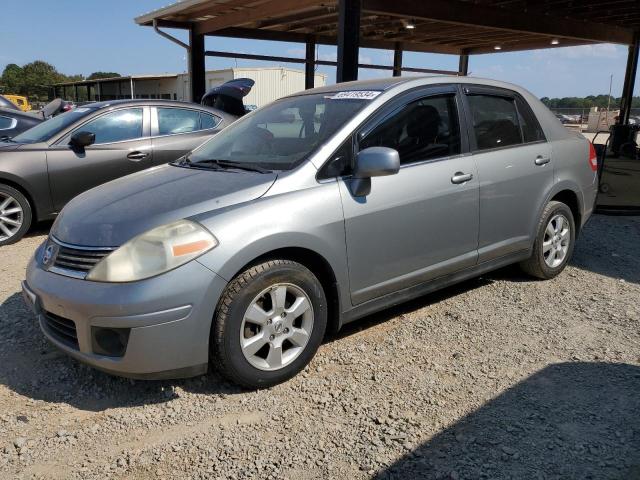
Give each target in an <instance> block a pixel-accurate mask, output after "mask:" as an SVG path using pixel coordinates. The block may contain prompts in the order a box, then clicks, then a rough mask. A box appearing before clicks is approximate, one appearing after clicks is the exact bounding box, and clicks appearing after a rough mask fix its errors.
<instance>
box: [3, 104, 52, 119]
mask: <svg viewBox="0 0 640 480" xmlns="http://www.w3.org/2000/svg"><path fill="white" fill-rule="evenodd" d="M0 114H3V115H11V116H12V117H16V118H17V117H21V118H35V119H36V120H42V119H41V118H40V117H38V116H37V115H36V114H34V113H27V112H23V111H22V110H14V109H13V108H5V107H2V106H0Z"/></svg>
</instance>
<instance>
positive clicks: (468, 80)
mask: <svg viewBox="0 0 640 480" xmlns="http://www.w3.org/2000/svg"><path fill="white" fill-rule="evenodd" d="M408 83H410V84H412V86H415V87H418V86H422V85H437V84H452V83H453V84H474V85H485V86H488V87H498V88H506V89H509V90H513V91H516V92H519V93H522V92H523V91H526V90H525V89H523V88H522V87H519V86H518V85H514V84H511V83H507V82H501V81H499V80H492V79H489V78H480V77H469V76H456V75H413V76H406V77H388V78H376V79H371V80H355V81H353V82H344V83H334V84H332V85H325V86H323V87H318V88H313V89H310V90H305V91H304V92H299V93H295V94H293V95H291V96H296V95H304V94H314V93H330V92H343V91H353V90H377V91H387V90H392V89H394V88H398V87H401V86H403V85H405V84H408Z"/></svg>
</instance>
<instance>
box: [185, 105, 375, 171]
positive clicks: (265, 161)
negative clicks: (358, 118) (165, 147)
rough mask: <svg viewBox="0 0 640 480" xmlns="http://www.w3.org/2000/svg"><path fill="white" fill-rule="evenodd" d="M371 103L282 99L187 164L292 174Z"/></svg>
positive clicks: (239, 123)
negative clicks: (223, 164) (229, 164)
mask: <svg viewBox="0 0 640 480" xmlns="http://www.w3.org/2000/svg"><path fill="white" fill-rule="evenodd" d="M370 101H371V100H370V99H367V98H356V96H355V95H352V96H348V95H347V96H341V95H339V94H335V93H324V94H311V95H299V96H296V97H288V98H283V99H281V100H277V101H275V102H273V103H271V104H270V105H268V106H266V107H263V108H261V109H260V110H258V111H256V112H255V113H253V114H252V115H248V116H246V117H242V118H241V119H239V120H237V121H236V122H234V123H232V124H231V125H230V126H229V127H227V128H225V129H223V130H222V131H221V132H219V133H218V134H216V135H215V136H214V137H212V138H211V140H209V141H208V142H206V143H204V144H203V145H202V146H201V147H199V148H198V149H196V150H194V151H193V153H192V154H191V155H189V157H188V162H187V163H189V164H192V165H193V166H196V167H197V166H199V165H198V163H200V164H201V166H202V167H203V168H204V165H206V164H207V163H208V162H209V163H210V162H212V161H215V160H220V161H223V162H234V163H245V164H248V165H254V166H258V167H261V168H265V169H269V170H291V169H293V168H295V167H296V166H297V165H299V164H300V163H301V162H302V161H303V160H304V159H305V158H307V157H308V156H309V155H310V154H311V153H312V152H314V151H315V150H316V149H317V148H319V147H320V146H321V145H322V144H323V143H324V142H325V141H326V140H328V139H329V138H330V137H331V136H333V134H335V133H336V132H337V131H338V130H339V129H340V127H342V126H343V125H344V124H345V123H346V122H348V121H349V120H350V119H351V118H352V117H353V116H354V115H355V114H356V113H358V112H359V111H360V110H361V109H362V108H363V107H364V106H365V105H366V104H367V103H369V102H370Z"/></svg>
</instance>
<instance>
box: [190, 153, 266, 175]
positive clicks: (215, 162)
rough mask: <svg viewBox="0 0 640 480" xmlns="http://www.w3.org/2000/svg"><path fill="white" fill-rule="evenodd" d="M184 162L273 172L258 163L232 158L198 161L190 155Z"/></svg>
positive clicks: (194, 164)
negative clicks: (232, 159) (235, 160)
mask: <svg viewBox="0 0 640 480" xmlns="http://www.w3.org/2000/svg"><path fill="white" fill-rule="evenodd" d="M184 162H185V163H187V164H189V165H190V166H192V167H193V166H196V167H197V165H198V164H201V163H205V164H209V165H215V166H217V167H220V168H238V169H240V170H247V171H249V172H258V173H271V170H268V169H266V168H262V167H259V166H257V165H252V164H248V163H244V162H234V161H231V160H217V159H215V158H207V159H205V160H198V161H197V162H191V161H190V160H189V158H188V157H186V158H185V159H184Z"/></svg>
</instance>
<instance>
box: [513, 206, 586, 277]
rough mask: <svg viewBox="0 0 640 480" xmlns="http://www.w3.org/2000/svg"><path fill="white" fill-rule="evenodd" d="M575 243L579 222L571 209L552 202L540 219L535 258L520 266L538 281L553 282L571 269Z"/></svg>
mask: <svg viewBox="0 0 640 480" xmlns="http://www.w3.org/2000/svg"><path fill="white" fill-rule="evenodd" d="M574 243H575V221H574V219H573V213H572V212H571V209H570V208H569V207H568V206H567V205H565V204H564V203H562V202H557V201H552V202H549V204H548V205H547V206H546V208H545V209H544V211H543V212H542V216H541V218H540V223H539V225H538V235H537V236H536V240H535V242H534V244H533V252H532V254H531V257H530V258H529V259H527V260H525V261H524V262H522V263H521V264H520V266H521V268H522V269H523V270H524V271H525V272H526V273H528V274H529V275H532V276H534V277H537V278H541V279H544V280H547V279H550V278H553V277H555V276H556V275H558V274H559V273H560V272H562V270H564V268H565V267H566V266H567V263H568V262H569V260H570V259H571V255H572V254H573V248H574Z"/></svg>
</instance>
